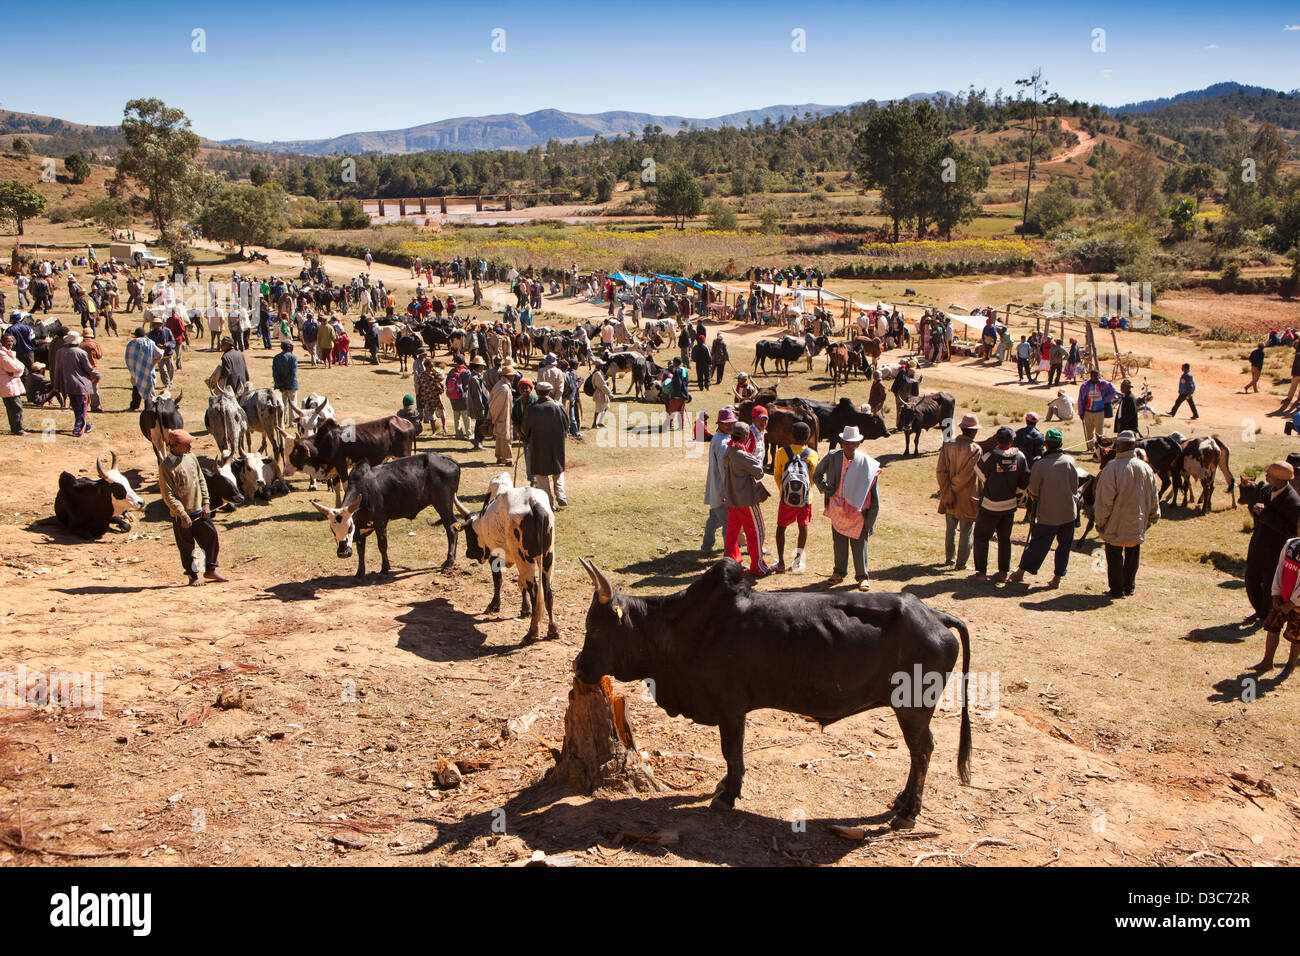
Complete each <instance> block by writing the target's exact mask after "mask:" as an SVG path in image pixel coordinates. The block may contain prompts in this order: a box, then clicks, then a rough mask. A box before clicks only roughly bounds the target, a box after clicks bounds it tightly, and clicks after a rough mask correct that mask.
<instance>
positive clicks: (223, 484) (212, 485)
mask: <svg viewBox="0 0 1300 956" xmlns="http://www.w3.org/2000/svg"><path fill="white" fill-rule="evenodd" d="M236 462H242V459H238V458H236V459H227V460H223V461H219V462H216V463H214V464H205V463H204V462H202V461H200V462H199V470H200V471H201V472H202V473H203V481H204V483H205V484H207V486H208V508H209V510H210V511H213V512H216V511H220V510H223V509H224V510H226V511H234V510H235V506H236V505H242V504H243V503H244V502H245V501H247V500H248V499H247V498H245V497H244V493H243V491H242V490H241V489H240V487H239V477H238V476H237V475H236V474H235V463H236Z"/></svg>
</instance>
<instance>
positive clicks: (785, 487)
mask: <svg viewBox="0 0 1300 956" xmlns="http://www.w3.org/2000/svg"><path fill="white" fill-rule="evenodd" d="M791 437H792V438H793V439H794V444H792V445H789V446H784V445H779V446H777V449H776V457H775V459H774V460H773V462H772V475H773V476H774V477H775V478H776V479H777V481H778V482H779V483H780V486H781V496H780V504H779V505H778V506H777V510H776V567H775V568H773V569H772V570H773V571H777V572H781V571H784V570H785V569H786V568H785V529H786V528H787V527H789V526H790V525H792V524H794V525H798V526H799V539H798V542H797V543H796V545H795V549H794V560H793V561H791V562H790V570H791V571H792V572H794V573H795V574H798V573H799V572H801V571H803V569H804V560H803V549H804V546H805V545H806V544H807V543H808V523H809V522H810V521H812V473H813V469H814V468H816V467H817V452H815V451H813V450H812V449H811V448H809V447H808V439H809V438H811V437H812V429H811V428H809V427H808V423H807V422H795V423H794V426H793V428H792V429H791Z"/></svg>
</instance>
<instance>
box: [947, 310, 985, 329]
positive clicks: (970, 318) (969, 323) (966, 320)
mask: <svg viewBox="0 0 1300 956" xmlns="http://www.w3.org/2000/svg"><path fill="white" fill-rule="evenodd" d="M944 314H945V315H947V316H948V318H949V319H951V320H952V321H953V322H957V323H959V324H961V325H964V326H966V327H967V328H971V329H982V328H984V324H985V322H987V320H988V317H987V316H983V315H956V314H954V313H952V312H945V313H944Z"/></svg>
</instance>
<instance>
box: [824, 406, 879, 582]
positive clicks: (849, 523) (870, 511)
mask: <svg viewBox="0 0 1300 956" xmlns="http://www.w3.org/2000/svg"><path fill="white" fill-rule="evenodd" d="M840 442H841V445H840V447H839V448H837V449H835V451H833V452H831V453H830V454H828V455H827V456H826V457H825V458H823V459H822V460H821V461H819V462H818V463H817V468H816V470H815V471H814V472H813V476H812V480H813V484H814V485H816V486H817V488H818V490H820V491H821V493H822V494H823V495H825V497H826V510H825V512H824V514H825V515H826V517H828V518H830V519H831V544H832V548H833V551H834V555H835V567H834V569H833V573H832V574H831V576H830V579H829V580H828V581H827V584H828V585H829V586H831V587H834V586H835V585H837V584H839V583H840V582H841V581H843V580H844V576H845V575H846V574H847V573H848V562H849V554H850V552H852V554H853V571H854V575H855V577H856V579H857V582H858V590H859V591H870V590H871V584H870V582H869V581H868V578H867V574H868V562H867V538H868V537H870V535H871V532H872V530H873V529H874V528H875V525H876V516H877V515H878V514H879V513H880V493H879V489H878V488H877V485H878V484H879V478H880V462H878V461H876V459H874V458H872V457H871V456H870V455H868V454H867V453H866V452H863V451H859V450H858V446H860V445H861V444H862V433H861V432H860V431H858V429H857V426H856V425H850V426H848V427H847V428H845V429H844V431H842V432H841V433H840Z"/></svg>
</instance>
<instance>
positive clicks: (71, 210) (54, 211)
mask: <svg viewBox="0 0 1300 956" xmlns="http://www.w3.org/2000/svg"><path fill="white" fill-rule="evenodd" d="M46 215H47V216H48V217H49V220H50V222H52V223H54V224H56V225H57V224H59V223H63V222H72V221H73V220H74V219H80V218H81V217H80V216H79V215H78V210H77V207H76V206H72V205H63V206H51V207H50V211H49V212H48V213H46Z"/></svg>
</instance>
